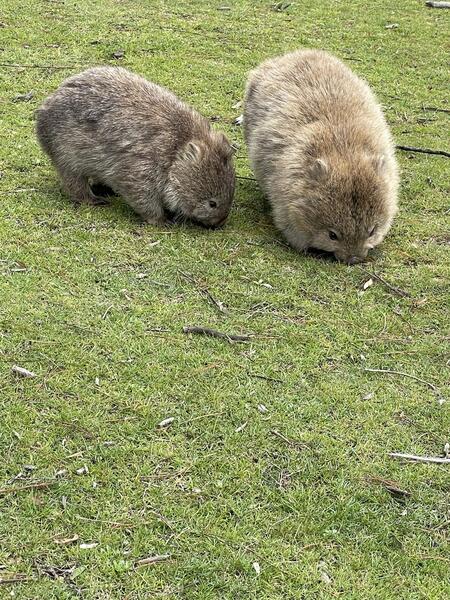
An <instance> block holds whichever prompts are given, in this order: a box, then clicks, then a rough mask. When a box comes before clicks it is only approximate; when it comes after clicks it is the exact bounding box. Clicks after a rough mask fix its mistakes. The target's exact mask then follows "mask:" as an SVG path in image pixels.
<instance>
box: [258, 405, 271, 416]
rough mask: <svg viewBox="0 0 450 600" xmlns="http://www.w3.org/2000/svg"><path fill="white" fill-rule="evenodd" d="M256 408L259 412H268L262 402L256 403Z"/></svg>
mask: <svg viewBox="0 0 450 600" xmlns="http://www.w3.org/2000/svg"><path fill="white" fill-rule="evenodd" d="M258 410H259V412H260V413H262V414H264V413H266V412H268V410H269V409H268V408H267V406H264V404H258Z"/></svg>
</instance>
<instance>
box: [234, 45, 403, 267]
mask: <svg viewBox="0 0 450 600" xmlns="http://www.w3.org/2000/svg"><path fill="white" fill-rule="evenodd" d="M244 132H245V138H246V141H247V144H248V149H249V156H250V161H251V164H252V167H253V169H254V172H255V175H256V178H257V180H258V182H259V184H260V186H261V188H262V190H263V192H264V193H265V194H266V195H267V197H268V199H269V202H270V203H271V206H272V210H273V218H274V221H275V224H276V226H277V227H278V228H279V229H280V230H281V231H282V232H283V234H284V236H285V237H286V239H287V241H288V242H289V243H290V244H291V245H292V246H293V247H294V248H296V249H298V250H305V249H307V248H308V247H311V248H317V249H320V250H326V251H328V252H333V253H334V254H335V256H336V258H337V259H338V260H341V261H344V262H347V263H350V264H353V263H356V262H360V261H362V260H363V259H364V258H365V257H366V255H367V252H368V250H370V249H371V248H373V247H375V246H377V245H378V244H379V243H380V242H381V241H382V240H383V238H384V237H385V235H386V233H387V232H388V230H389V228H390V226H391V223H392V219H393V218H394V216H395V213H396V211H397V189H398V181H399V177H398V170H397V164H396V160H395V156H394V152H395V147H394V144H393V141H392V138H391V135H390V132H389V128H388V126H387V124H386V121H385V118H384V116H383V113H382V111H381V108H380V105H379V104H378V102H377V100H376V98H375V96H374V95H373V93H372V92H371V90H370V88H369V86H368V85H367V84H366V83H365V82H364V81H362V80H361V79H359V78H358V77H357V76H356V75H355V74H354V73H352V71H351V70H350V69H349V68H348V67H346V66H345V65H344V64H343V63H342V62H341V61H340V60H338V59H337V58H335V57H334V56H332V55H331V54H328V53H326V52H322V51H318V50H299V51H296V52H292V53H289V54H286V55H284V56H281V57H278V58H274V59H271V60H267V61H265V62H263V63H262V64H261V65H260V66H259V67H257V68H256V69H255V70H254V71H252V72H251V73H250V76H249V79H248V82H247V89H246V95H245V108H244Z"/></svg>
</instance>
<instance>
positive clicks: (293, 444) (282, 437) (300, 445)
mask: <svg viewBox="0 0 450 600" xmlns="http://www.w3.org/2000/svg"><path fill="white" fill-rule="evenodd" d="M270 433H271V434H272V435H276V436H277V437H278V438H280V440H283V442H285V443H286V444H288V446H291V447H292V448H308V444H303V443H302V442H298V441H296V440H290V439H289V438H287V437H286V436H285V435H283V434H282V433H280V432H279V431H278V430H277V429H271V430H270Z"/></svg>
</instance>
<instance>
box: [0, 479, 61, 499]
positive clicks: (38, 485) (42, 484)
mask: <svg viewBox="0 0 450 600" xmlns="http://www.w3.org/2000/svg"><path fill="white" fill-rule="evenodd" d="M57 483H58V482H57V481H54V480H51V481H35V482H34V483H29V484H27V485H16V486H13V487H9V488H0V496H6V494H14V493H15V492H23V491H26V490H41V489H45V488H48V487H50V486H52V485H55V484H57Z"/></svg>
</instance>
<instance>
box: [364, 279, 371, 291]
mask: <svg viewBox="0 0 450 600" xmlns="http://www.w3.org/2000/svg"><path fill="white" fill-rule="evenodd" d="M371 285H373V279H372V278H370V279H368V280H367V281H366V282H365V283H364V285H363V290H367V288H370V286H371Z"/></svg>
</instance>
